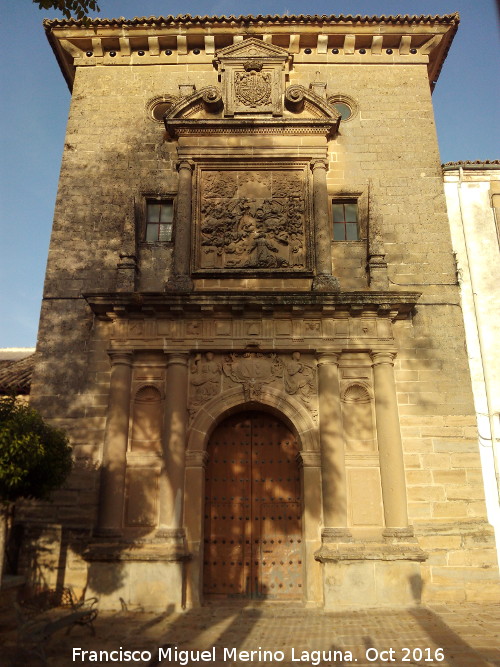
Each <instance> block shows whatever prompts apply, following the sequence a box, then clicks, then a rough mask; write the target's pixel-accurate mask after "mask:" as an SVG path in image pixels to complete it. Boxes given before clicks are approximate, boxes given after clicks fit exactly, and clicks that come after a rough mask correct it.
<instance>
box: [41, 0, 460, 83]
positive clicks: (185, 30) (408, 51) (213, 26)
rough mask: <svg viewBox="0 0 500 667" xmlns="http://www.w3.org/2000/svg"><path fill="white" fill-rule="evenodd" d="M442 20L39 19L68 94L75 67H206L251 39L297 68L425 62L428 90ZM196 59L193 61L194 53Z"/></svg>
mask: <svg viewBox="0 0 500 667" xmlns="http://www.w3.org/2000/svg"><path fill="white" fill-rule="evenodd" d="M459 22H460V18H459V15H458V14H456V13H455V14H449V15H444V16H408V15H405V16H400V15H398V16H360V15H357V16H352V15H339V16H335V15H330V16H326V15H321V16H320V15H311V16H309V15H299V16H295V15H292V16H271V15H266V16H264V15H258V16H228V17H227V16H189V15H184V16H177V17H173V16H167V17H149V18H146V17H143V18H134V19H124V18H119V19H101V18H97V19H91V20H87V21H82V20H73V19H70V20H61V19H52V20H45V21H44V28H45V31H46V34H47V37H48V40H49V43H50V45H51V47H52V49H53V50H54V53H55V56H56V58H57V60H58V63H59V66H60V67H61V71H62V73H63V75H64V77H65V79H66V81H67V83H68V86H69V88H70V90H71V89H72V86H73V81H74V77H75V71H76V68H77V67H79V66H82V67H92V66H100V65H105V66H118V65H131V64H132V65H168V64H177V63H183V62H185V61H186V59H188V60H189V61H190V62H192V58H193V57H195V58H197V60H196V61H195V62H199V63H200V64H201V63H204V62H205V61H206V62H207V63H208V62H210V63H212V60H213V57H214V55H215V54H216V53H217V51H218V50H220V49H223V48H226V47H228V46H230V45H231V44H233V43H235V42H238V41H241V40H243V39H246V38H249V37H254V38H260V39H262V40H263V41H265V42H267V43H269V44H274V45H275V46H279V47H281V48H285V49H287V50H288V51H289V53H290V54H291V56H292V57H293V59H294V62H295V64H300V63H304V64H309V65H322V64H337V63H338V64H340V63H342V64H346V63H353V64H358V65H362V64H373V63H374V62H376V63H380V64H395V65H397V64H407V63H417V64H425V65H426V67H427V72H428V77H429V82H430V85H431V87H433V86H434V85H435V83H436V81H437V79H438V77H439V73H440V71H441V68H442V66H443V62H444V60H445V58H446V55H447V53H448V50H449V48H450V46H451V43H452V41H453V38H454V36H455V33H456V31H457V28H458V24H459ZM193 54H195V55H193Z"/></svg>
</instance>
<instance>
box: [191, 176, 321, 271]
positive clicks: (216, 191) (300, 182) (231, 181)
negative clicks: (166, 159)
mask: <svg viewBox="0 0 500 667" xmlns="http://www.w3.org/2000/svg"><path fill="white" fill-rule="evenodd" d="M196 184H197V186H196V200H197V201H196V207H195V211H196V225H195V231H194V245H195V252H194V253H193V257H194V262H195V266H194V267H193V269H194V271H195V272H196V271H198V272H203V273H207V272H208V273H219V272H228V271H236V272H238V273H240V272H242V273H243V274H244V273H248V272H251V273H252V274H255V272H264V273H269V272H272V273H275V272H278V273H280V272H293V273H304V272H306V271H310V270H311V266H310V263H311V259H310V256H311V253H310V251H309V247H310V239H309V234H310V224H309V219H310V213H309V207H310V202H309V187H308V173H307V171H306V168H305V165H304V164H301V165H300V164H299V165H298V164H296V163H288V164H286V165H283V164H280V165H272V164H267V165H261V166H260V165H253V164H252V165H249V164H246V163H237V164H230V163H229V164H228V163H226V164H225V165H224V166H223V167H220V168H217V169H215V168H214V167H213V166H212V167H210V166H208V165H207V166H202V165H200V166H198V167H197V179H196Z"/></svg>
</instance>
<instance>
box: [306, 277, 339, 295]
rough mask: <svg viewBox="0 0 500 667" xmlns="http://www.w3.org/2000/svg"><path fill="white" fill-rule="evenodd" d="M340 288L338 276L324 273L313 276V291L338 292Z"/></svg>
mask: <svg viewBox="0 0 500 667" xmlns="http://www.w3.org/2000/svg"><path fill="white" fill-rule="evenodd" d="M339 290H340V283H339V281H338V278H335V276H329V275H322V276H316V277H315V278H313V282H312V291H313V292H338V291H339Z"/></svg>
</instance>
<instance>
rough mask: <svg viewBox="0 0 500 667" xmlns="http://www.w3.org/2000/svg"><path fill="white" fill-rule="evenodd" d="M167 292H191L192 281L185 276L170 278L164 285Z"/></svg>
mask: <svg viewBox="0 0 500 667" xmlns="http://www.w3.org/2000/svg"><path fill="white" fill-rule="evenodd" d="M165 289H166V290H167V291H168V292H192V291H193V281H192V280H191V278H190V277H189V276H186V275H175V276H170V278H169V279H168V280H167V282H166V284H165Z"/></svg>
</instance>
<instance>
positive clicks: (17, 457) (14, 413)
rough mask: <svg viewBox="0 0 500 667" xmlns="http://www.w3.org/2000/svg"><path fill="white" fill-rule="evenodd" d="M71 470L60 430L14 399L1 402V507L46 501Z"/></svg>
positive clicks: (67, 452)
mask: <svg viewBox="0 0 500 667" xmlns="http://www.w3.org/2000/svg"><path fill="white" fill-rule="evenodd" d="M70 470H71V448H70V446H69V443H68V438H67V437H66V435H65V434H64V433H63V431H60V430H59V429H56V428H54V427H52V426H50V425H49V424H47V423H46V422H45V421H44V420H43V418H42V417H41V415H40V414H39V413H38V412H37V411H36V410H34V409H33V408H31V407H29V406H28V405H22V404H19V403H17V402H16V400H15V399H14V398H10V397H9V398H0V504H8V503H11V502H13V501H15V500H17V499H18V498H47V496H48V495H49V494H50V492H51V491H53V490H54V489H57V488H58V487H60V486H61V484H63V482H64V480H65V479H66V477H67V476H68V474H69V472H70Z"/></svg>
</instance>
